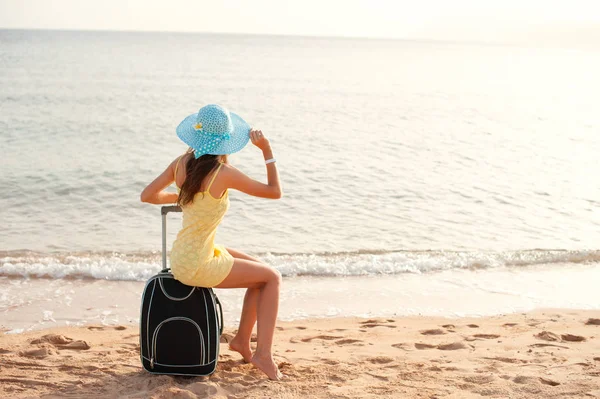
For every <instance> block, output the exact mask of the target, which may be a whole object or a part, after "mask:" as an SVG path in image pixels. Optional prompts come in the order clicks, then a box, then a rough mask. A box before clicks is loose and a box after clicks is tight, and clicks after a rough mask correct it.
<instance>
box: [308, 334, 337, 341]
mask: <svg viewBox="0 0 600 399" xmlns="http://www.w3.org/2000/svg"><path fill="white" fill-rule="evenodd" d="M340 338H344V337H341V336H336V335H317V336H316V337H307V338H302V339H300V340H301V341H302V342H310V341H312V340H313V339H322V340H325V341H333V340H334V339H340Z"/></svg>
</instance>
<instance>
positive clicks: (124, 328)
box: [88, 326, 127, 331]
mask: <svg viewBox="0 0 600 399" xmlns="http://www.w3.org/2000/svg"><path fill="white" fill-rule="evenodd" d="M126 329H127V327H125V326H89V327H88V330H90V331H105V330H117V331H123V330H126Z"/></svg>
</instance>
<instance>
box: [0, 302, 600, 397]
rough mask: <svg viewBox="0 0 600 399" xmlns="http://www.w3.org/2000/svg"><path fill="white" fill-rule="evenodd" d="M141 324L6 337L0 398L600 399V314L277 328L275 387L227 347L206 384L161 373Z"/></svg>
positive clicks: (334, 321) (353, 321)
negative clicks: (144, 355)
mask: <svg viewBox="0 0 600 399" xmlns="http://www.w3.org/2000/svg"><path fill="white" fill-rule="evenodd" d="M138 334H139V331H138V327H137V325H115V326H100V325H89V326H84V327H60V328H52V329H44V330H37V331H31V332H26V333H22V334H6V333H0V381H2V384H0V396H2V397H32V396H33V397H43V396H45V395H49V396H47V397H86V396H92V395H93V396H99V397H129V398H142V397H144V398H145V397H152V398H170V397H184V398H188V397H189V398H193V397H214V398H232V399H235V398H258V397H281V398H297V397H298V398H300V397H315V398H347V397H353V398H354V397H358V398H374V397H402V398H432V397H439V398H441V397H444V398H455V399H458V398H461V399H462V398H480V397H481V396H486V397H492V398H494V397H497V398H500V397H502V398H504V397H511V398H532V397H546V398H559V397H560V398H567V397H568V398H590V397H600V311H598V310H576V309H572V310H565V309H543V310H536V311H533V312H528V313H515V314H506V315H499V316H484V317H477V318H448V317H425V316H406V317H394V318H371V319H364V318H363V319H361V318H329V319H307V320H297V321H292V322H279V323H278V325H277V331H276V335H275V343H274V353H275V359H276V361H277V362H278V363H279V364H280V367H281V369H282V371H283V372H284V373H285V374H287V375H288V376H289V379H288V380H287V381H285V382H278V383H275V382H271V381H268V380H267V379H266V377H264V376H263V375H262V374H261V373H260V372H259V371H258V370H256V369H255V368H253V366H252V365H249V364H245V363H243V361H242V360H241V356H240V355H239V354H237V353H236V352H232V351H230V350H229V349H228V348H227V344H226V343H225V342H223V341H226V340H227V339H230V338H231V337H232V334H234V328H232V327H229V328H226V329H225V332H224V334H223V336H222V343H221V354H220V358H219V365H218V367H217V371H216V372H215V373H214V374H213V375H212V376H210V377H197V378H192V379H184V378H180V377H168V376H156V375H151V374H150V373H148V372H146V371H144V370H143V369H142V368H141V364H140V361H139V347H138V345H139V335H138Z"/></svg>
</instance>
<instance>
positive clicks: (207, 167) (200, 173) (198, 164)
mask: <svg viewBox="0 0 600 399" xmlns="http://www.w3.org/2000/svg"><path fill="white" fill-rule="evenodd" d="M188 154H189V155H188ZM184 156H187V157H188V160H187V162H186V164H185V181H184V182H183V184H182V185H181V191H180V192H179V198H178V199H177V205H179V206H182V205H186V204H189V203H192V202H194V197H195V196H196V194H198V193H199V192H201V191H202V183H203V182H204V180H205V178H206V177H207V176H208V175H211V176H212V174H211V172H212V171H213V170H216V169H217V166H219V163H220V162H222V163H227V155H211V154H205V155H202V156H201V157H200V158H198V159H196V158H195V157H194V153H193V152H190V151H189V152H188V153H187V154H186V155H184ZM206 184H208V181H207V182H206ZM205 189H206V188H205Z"/></svg>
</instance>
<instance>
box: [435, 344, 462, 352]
mask: <svg viewBox="0 0 600 399" xmlns="http://www.w3.org/2000/svg"><path fill="white" fill-rule="evenodd" d="M437 348H438V349H439V350H442V351H455V350H458V349H468V348H469V346H467V345H466V344H464V343H463V342H453V343H451V344H442V345H438V346H437Z"/></svg>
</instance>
